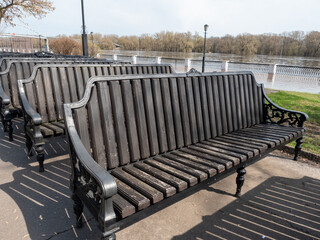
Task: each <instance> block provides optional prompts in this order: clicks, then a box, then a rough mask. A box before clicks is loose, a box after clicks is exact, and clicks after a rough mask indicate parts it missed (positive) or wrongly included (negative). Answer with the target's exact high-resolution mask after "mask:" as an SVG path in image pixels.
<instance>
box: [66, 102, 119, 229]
mask: <svg viewBox="0 0 320 240" xmlns="http://www.w3.org/2000/svg"><path fill="white" fill-rule="evenodd" d="M64 109H65V116H66V117H65V121H66V127H67V128H68V134H69V141H70V143H69V144H70V146H72V148H73V150H74V153H75V155H76V157H77V159H78V160H79V162H80V163H81V166H82V167H83V168H84V170H85V172H83V171H81V169H80V171H79V172H78V173H73V174H80V175H81V177H83V178H84V179H85V181H86V184H87V186H86V187H87V188H91V189H90V190H93V189H95V187H97V186H89V185H92V184H93V185H94V184H97V185H98V187H99V189H98V190H97V194H98V195H99V196H94V198H96V197H99V198H100V200H101V205H100V210H99V213H98V216H97V217H98V219H99V221H101V222H102V223H105V227H108V225H109V224H106V223H110V222H112V221H113V220H115V218H116V215H115V213H114V210H113V203H112V196H113V195H115V194H117V184H116V182H115V180H114V178H113V176H112V175H111V174H110V173H109V172H108V171H106V170H105V169H104V168H102V167H101V166H100V165H99V164H98V163H96V162H95V160H94V159H93V158H92V157H91V155H90V154H89V153H88V151H87V150H86V148H85V147H84V145H83V143H82V142H81V139H80V137H79V135H78V134H77V131H76V129H75V126H74V122H73V119H72V113H71V105H70V104H64ZM74 160H75V159H73V161H74ZM88 175H89V177H88ZM90 180H94V181H91V183H90ZM71 184H72V187H73V188H74V187H76V186H74V185H73V183H71ZM94 191H95V190H93V192H94ZM102 202H103V204H102Z"/></svg>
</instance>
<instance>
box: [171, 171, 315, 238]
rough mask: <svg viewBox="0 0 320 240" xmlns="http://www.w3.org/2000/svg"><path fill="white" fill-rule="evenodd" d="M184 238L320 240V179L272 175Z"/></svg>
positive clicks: (183, 236)
mask: <svg viewBox="0 0 320 240" xmlns="http://www.w3.org/2000/svg"><path fill="white" fill-rule="evenodd" d="M213 191H215V190H213ZM215 192H218V193H219V191H215ZM212 204H214V199H213V202H212ZM180 239H181V240H185V239H198V240H199V239H232V240H234V239H320V180H318V179H313V178H310V177H304V178H302V179H289V178H283V177H271V178H270V179H268V180H267V181H265V182H264V183H262V184H260V185H259V186H258V187H256V188H254V189H252V190H251V191H249V192H248V193H246V194H245V195H243V196H242V197H241V198H240V199H237V200H236V201H234V202H232V203H231V204H229V205H227V206H226V207H224V208H222V209H220V210H219V211H218V212H216V213H215V214H213V215H210V216H204V217H203V221H202V222H201V223H200V224H199V225H197V226H195V227H194V228H192V229H190V230H189V231H187V232H186V233H184V234H183V235H179V236H175V237H173V238H172V240H180Z"/></svg>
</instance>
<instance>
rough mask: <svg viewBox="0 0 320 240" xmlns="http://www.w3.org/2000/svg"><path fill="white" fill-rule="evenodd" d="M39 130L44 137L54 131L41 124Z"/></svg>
mask: <svg viewBox="0 0 320 240" xmlns="http://www.w3.org/2000/svg"><path fill="white" fill-rule="evenodd" d="M40 131H41V133H42V135H43V137H45V138H46V137H51V136H52V135H53V134H54V132H53V131H52V130H51V129H49V128H47V127H45V126H42V125H41V126H40Z"/></svg>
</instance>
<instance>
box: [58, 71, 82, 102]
mask: <svg viewBox="0 0 320 240" xmlns="http://www.w3.org/2000/svg"><path fill="white" fill-rule="evenodd" d="M58 69H59V70H58V71H59V76H60V78H59V79H60V82H61V91H62V98H63V102H64V103H69V102H71V97H70V90H69V84H68V77H67V71H66V69H65V68H64V67H59V68H58ZM85 79H87V78H85Z"/></svg>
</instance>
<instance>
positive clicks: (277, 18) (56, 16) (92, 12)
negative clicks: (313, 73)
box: [3, 0, 320, 37]
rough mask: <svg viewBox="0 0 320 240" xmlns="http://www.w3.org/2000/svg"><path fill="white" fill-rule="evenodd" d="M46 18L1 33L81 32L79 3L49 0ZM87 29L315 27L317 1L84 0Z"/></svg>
mask: <svg viewBox="0 0 320 240" xmlns="http://www.w3.org/2000/svg"><path fill="white" fill-rule="evenodd" d="M53 2H54V6H55V7H56V10H55V11H54V12H52V13H50V14H48V15H47V16H46V17H45V18H43V19H41V20H37V19H35V18H32V17H29V18H26V19H25V22H26V23H27V24H28V26H27V27H22V26H21V25H22V24H21V23H19V21H16V22H17V23H18V24H19V25H20V26H17V27H15V28H11V27H7V28H5V29H4V30H3V32H6V33H16V34H19V33H20V34H32V35H34V34H36V35H39V34H41V35H43V36H49V37H51V36H56V35H58V34H65V35H72V34H80V33H81V25H82V20H81V1H80V0H54V1H53ZM84 5H85V21H86V26H87V32H88V33H90V32H94V33H101V34H117V35H119V36H123V35H140V34H143V33H149V34H153V33H156V32H160V31H173V32H187V31H190V32H191V33H195V32H198V33H200V34H201V35H202V34H203V25H204V24H208V25H209V30H208V36H209V37H210V36H224V35H226V34H231V35H237V34H239V33H252V34H260V33H282V32H285V31H294V30H301V31H305V32H309V31H313V30H316V31H320V13H319V10H320V0H91V1H89V0H84Z"/></svg>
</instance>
